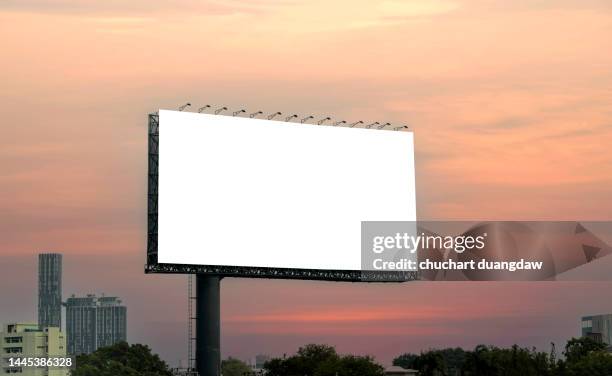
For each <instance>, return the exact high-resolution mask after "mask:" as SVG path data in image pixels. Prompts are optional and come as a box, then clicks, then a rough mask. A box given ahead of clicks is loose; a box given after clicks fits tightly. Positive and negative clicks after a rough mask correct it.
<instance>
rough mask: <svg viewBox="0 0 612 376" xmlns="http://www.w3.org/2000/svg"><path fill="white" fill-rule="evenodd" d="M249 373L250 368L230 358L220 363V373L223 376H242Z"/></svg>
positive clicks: (240, 361)
mask: <svg viewBox="0 0 612 376" xmlns="http://www.w3.org/2000/svg"><path fill="white" fill-rule="evenodd" d="M250 372H251V368H250V367H249V366H247V365H246V363H244V362H243V361H242V360H239V359H236V358H232V357H231V356H230V357H229V358H227V359H226V360H223V361H221V373H222V374H223V376H244V375H247V374H249V373H250Z"/></svg>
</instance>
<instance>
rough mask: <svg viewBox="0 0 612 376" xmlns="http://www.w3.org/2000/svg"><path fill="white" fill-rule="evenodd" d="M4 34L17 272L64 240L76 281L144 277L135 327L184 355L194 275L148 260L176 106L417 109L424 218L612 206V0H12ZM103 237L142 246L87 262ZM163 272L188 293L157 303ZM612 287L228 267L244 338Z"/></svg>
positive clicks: (567, 320) (388, 321)
mask: <svg viewBox="0 0 612 376" xmlns="http://www.w3.org/2000/svg"><path fill="white" fill-rule="evenodd" d="M514 3H518V4H514ZM0 35H1V37H0V38H1V41H2V44H1V45H2V48H1V49H0V68H1V69H0V82H1V83H2V84H1V85H0V113H2V122H1V123H0V127H1V128H2V137H0V214H2V215H0V237H1V239H2V240H1V241H0V255H1V256H2V257H0V267H1V268H2V269H0V282H2V284H3V285H4V284H5V283H9V282H10V283H11V284H12V283H15V282H16V281H20V282H19V283H22V282H23V286H30V287H31V286H34V285H33V281H34V279H33V278H34V275H29V274H27V273H25V274H24V273H18V271H19V270H22V268H25V269H23V270H30V269H32V270H34V269H33V266H27V265H26V264H27V262H28V261H27V260H31V261H32V262H34V261H33V260H34V259H33V258H32V257H30V256H31V255H34V254H35V253H37V252H39V251H42V250H53V251H59V252H63V253H64V254H65V255H66V259H67V261H66V262H67V263H68V262H72V263H73V264H72V265H73V266H72V267H68V268H67V271H66V273H68V272H69V271H70V272H72V273H74V274H73V276H72V277H70V276H68V275H66V276H65V278H66V279H67V287H66V289H70V290H69V291H65V293H66V294H69V293H71V292H78V293H83V292H87V291H91V290H94V291H101V290H104V289H106V290H107V291H106V292H108V293H115V294H119V295H122V296H124V297H126V299H125V300H126V301H127V302H128V304H129V305H130V306H131V307H132V308H131V311H130V312H133V315H132V316H131V317H132V319H131V320H133V321H131V324H133V328H132V329H131V330H133V335H132V338H134V339H135V340H142V341H145V342H147V341H148V342H150V343H154V345H155V346H157V347H159V350H158V351H160V352H162V353H163V354H164V355H165V356H166V357H167V358H169V360H172V361H174V359H176V358H178V357H179V356H180V354H178V353H177V352H176V351H175V350H176V349H169V346H167V347H164V346H166V345H164V341H161V340H160V339H159V338H161V337H167V336H170V337H171V338H172V340H171V341H170V342H171V343H175V344H177V345H176V346H174V347H177V346H180V345H179V344H182V342H181V341H182V338H183V334H184V333H183V332H182V331H184V330H185V328H184V323H183V322H182V320H183V317H184V309H183V308H184V307H183V305H182V304H183V298H184V296H183V290H182V289H183V279H182V278H181V277H168V276H144V275H141V274H140V272H141V270H142V263H144V259H143V257H142V256H143V253H144V249H145V225H146V222H145V219H146V218H145V205H146V197H145V193H146V131H147V130H146V114H147V113H148V112H151V111H155V110H156V109H158V108H176V107H177V106H178V105H180V104H183V103H184V102H187V101H190V102H192V103H193V104H194V106H198V105H204V104H207V103H212V104H216V105H219V106H222V105H225V106H228V107H230V108H231V109H239V108H243V107H245V108H247V109H249V110H253V111H256V110H260V109H261V110H263V111H266V112H274V111H282V112H287V113H299V114H304V115H309V114H314V115H315V116H320V117H324V116H328V115H329V116H332V117H334V118H336V119H346V120H353V121H356V120H364V121H381V122H386V121H389V122H397V123H406V124H409V125H410V127H411V128H412V129H413V130H414V131H415V139H416V148H417V153H416V160H417V197H418V211H419V217H420V218H422V219H426V218H430V219H433V218H435V219H555V220H563V219H567V220H579V219H583V220H589V219H590V220H610V213H612V200H611V199H610V197H612V194H611V192H612V174H611V173H610V172H611V171H612V153H611V152H610V151H609V150H610V145H611V144H612V89H611V88H612V71H611V70H610V67H611V66H612V53H611V52H610V51H612V49H611V48H610V40H612V6H611V5H610V2H609V1H605V0H601V1H598V0H539V1H522V2H506V1H485V0H474V1H468V0H457V1H450V0H448V1H447V0H434V1H422V0H417V1H382V2H379V1H371V0H368V1H334V2H329V1H299V0H295V1H292V0H269V1H268V0H263V1H239V0H236V1H228V2H212V1H210V2H200V1H195V0H193V1H192V0H179V1H173V2H167V1H161V0H149V1H144V0H135V1H131V2H129V4H126V3H125V2H123V1H106V2H94V1H78V2H77V1H74V2H71V1H67V0H64V1H46V0H8V1H4V2H2V4H0ZM102 254H106V255H109V254H110V255H111V257H110V258H109V260H113V261H112V262H119V261H117V260H121V257H123V256H125V258H126V260H127V261H126V262H130V263H131V264H130V265H129V266H123V265H117V266H116V267H112V268H111V271H110V272H104V273H93V274H91V273H89V274H88V273H82V272H80V271H79V270H80V268H79V266H78V265H81V264H77V261H78V262H80V263H82V265H93V266H95V264H92V263H91V261H87V260H88V259H87V258H84V257H83V255H90V260H97V259H98V258H99V257H100V256H99V255H102ZM70 257H73V261H68V260H70V259H69V258H70ZM12 260H21V261H19V263H20V264H19V265H18V266H15V265H14V264H12ZM24 260H25V261H24ZM109 262H110V261H109ZM24 263H25V264H24ZM88 263H89V264H88ZM109 265H111V264H109ZM28 268H30V269H28ZM127 270H129V272H127ZM79 273H80V274H79ZM107 273H111V275H112V276H113V277H112V278H111V279H113V280H114V282H105V280H106V279H108V278H109V277H108V276H107V275H106V274H107ZM112 273H114V274H112ZM135 273H138V275H136V274H135ZM102 274H103V275H102ZM75 275H78V276H79V278H82V280H81V279H79V280H78V282H77V279H75V278H76V277H75ZM9 276H10V278H9ZM4 278H7V279H6V280H5V279H4ZM7 281H9V282H7ZM87 281H89V282H87ZM119 281H120V282H119ZM322 285H324V286H326V288H324V289H323V288H320V286H322ZM84 286H85V287H86V286H88V288H85V287H84ZM150 286H151V287H150ZM152 286H155V289H160V291H164V294H165V296H168V299H169V300H170V301H172V302H173V303H175V304H176V305H178V306H179V308H178V309H173V310H168V311H166V309H163V308H160V309H159V310H158V311H157V310H156V312H152V313H150V312H149V310H148V309H147V307H150V305H151V304H153V302H155V297H154V296H153V295H152V293H151V291H150V290H151V289H153V287H152ZM256 287H257V288H256ZM609 288H610V284H608V283H605V284H603V283H602V284H577V283H562V284H561V283H559V284H507V285H503V284H492V285H483V284H435V285H433V284H430V285H427V284H403V285H393V286H390V285H384V286H380V285H377V286H373V285H352V284H333V283H332V284H329V283H328V284H321V283H315V282H290V283H285V284H283V283H279V282H277V281H256V282H253V281H242V280H227V281H224V301H223V310H224V311H223V313H224V354H228V355H229V354H235V355H238V356H241V357H243V358H245V357H247V356H251V355H254V354H255V353H257V352H272V353H282V352H283V351H286V352H292V351H293V350H295V346H297V345H299V344H303V343H305V342H304V341H307V340H325V341H328V342H330V343H334V344H338V345H339V347H340V349H341V350H343V351H355V352H361V353H367V352H371V353H374V354H375V355H377V356H378V357H380V358H381V359H384V360H388V359H390V357H392V356H393V355H397V353H400V352H402V351H406V350H412V351H417V350H418V349H420V348H426V347H429V346H443V345H456V344H462V345H466V346H468V345H469V346H473V345H475V344H477V343H478V342H479V341H488V342H490V343H500V344H511V343H513V342H522V344H525V345H530V344H536V345H538V346H545V345H547V344H548V342H549V341H550V340H562V339H563V338H566V337H567V336H571V335H574V334H575V333H577V325H578V324H577V320H578V317H577V316H578V315H580V314H582V313H596V312H597V311H605V310H607V311H612V303H609V299H607V301H608V303H605V302H601V301H600V300H601V299H600V298H599V295H600V294H601V292H602V291H609ZM19 291H23V292H26V291H25V290H19ZM5 293H6V292H5ZM5 293H3V294H5ZM6 294H13V293H12V292H8V293H6ZM27 294H32V291H30V290H27ZM254 296H257V298H254ZM11 297H14V298H15V299H16V301H17V303H15V304H14V305H13V306H11V307H1V308H0V319H1V320H0V321H9V320H17V319H20V318H21V317H22V316H27V315H28V314H30V315H32V313H31V312H33V311H34V310H33V309H34V305H32V304H33V303H32V302H33V301H35V300H34V299H29V298H17V297H15V296H14V295H11ZM2 298H4V296H2ZM549 298H550V299H549ZM28 299H29V300H28ZM560 304H563V305H565V306H567V307H568V308H567V309H565V310H563V312H559V308H558V307H559V305H560ZM145 312H146V313H148V314H149V313H150V318H148V319H147V320H144V322H142V323H136V319H134V317H135V315H137V314H138V313H145ZM550 316H556V317H557V319H555V320H552V321H551V322H550V323H548V324H547V321H546V319H545V318H547V317H550ZM338 317H343V318H344V319H343V320H341V322H339V319H338ZM31 318H35V317H34V316H33V315H32V317H31ZM183 321H184V320H183ZM147 323H148V324H147ZM399 323H401V324H399ZM147 325H149V326H147ZM517 325H518V326H521V329H520V330H516V329H515V328H516V327H517ZM555 325H558V326H555ZM572 325H573V326H572ZM570 326H571V327H570ZM153 327H154V328H156V329H155V330H157V332H156V331H154V330H153V329H151V328H153ZM164 328H166V329H164ZM504 328H507V329H508V330H504ZM151 333H161V334H159V336H157V334H151ZM355 336H357V337H358V338H360V340H359V341H361V342H363V341H366V342H368V344H371V346H372V347H373V348H372V347H368V346H366V345H363V346H361V347H360V346H359V345H357V344H356V341H355V340H353V339H352V338H354V337H355ZM357 342H358V341H357ZM283 349H286V350H283ZM370 350H371V351H370ZM390 353H392V354H391V355H389V354H390ZM170 358H171V359H170Z"/></svg>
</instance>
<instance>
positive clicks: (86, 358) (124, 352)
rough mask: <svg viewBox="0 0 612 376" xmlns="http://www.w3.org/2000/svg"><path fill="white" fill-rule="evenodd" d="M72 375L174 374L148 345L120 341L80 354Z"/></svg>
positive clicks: (155, 375) (152, 375) (126, 375)
mask: <svg viewBox="0 0 612 376" xmlns="http://www.w3.org/2000/svg"><path fill="white" fill-rule="evenodd" d="M71 375H72V376H115V375H122V376H172V372H170V369H169V368H168V365H167V364H166V362H164V361H163V360H161V359H160V358H159V356H158V355H157V354H153V353H151V349H150V348H149V347H148V346H146V345H141V344H133V345H128V343H127V342H119V343H116V344H114V345H112V346H108V347H101V348H99V349H98V350H96V351H94V352H93V353H91V354H87V355H79V356H77V358H76V367H75V368H74V369H73V370H72V373H71Z"/></svg>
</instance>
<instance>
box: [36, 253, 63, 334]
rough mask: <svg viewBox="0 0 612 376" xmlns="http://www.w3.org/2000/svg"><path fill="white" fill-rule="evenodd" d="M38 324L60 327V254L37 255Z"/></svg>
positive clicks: (40, 325) (42, 326)
mask: <svg viewBox="0 0 612 376" xmlns="http://www.w3.org/2000/svg"><path fill="white" fill-rule="evenodd" d="M38 326H39V327H40V328H45V327H56V328H60V329H61V327H62V255H61V254H59V253H42V254H39V255H38Z"/></svg>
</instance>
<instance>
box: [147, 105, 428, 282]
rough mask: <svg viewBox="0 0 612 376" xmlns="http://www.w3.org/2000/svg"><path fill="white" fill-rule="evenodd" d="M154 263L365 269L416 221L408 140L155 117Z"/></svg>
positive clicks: (330, 129) (390, 134)
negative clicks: (384, 233) (384, 230)
mask: <svg viewBox="0 0 612 376" xmlns="http://www.w3.org/2000/svg"><path fill="white" fill-rule="evenodd" d="M158 214H159V217H158V218H159V219H158V262H159V263H170V264H196V265H225V266H248V267H275V268H297V269H328V270H360V269H361V235H360V231H361V221H415V220H416V205H415V184H414V147H413V134H412V133H411V132H397V131H385V130H376V129H359V128H348V127H334V126H329V125H328V126H325V125H320V126H318V125H309V124H299V123H285V122H279V121H270V120H260V119H249V118H240V117H231V116H215V115H207V114H196V113H188V112H177V111H165V110H161V111H159V196H158Z"/></svg>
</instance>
